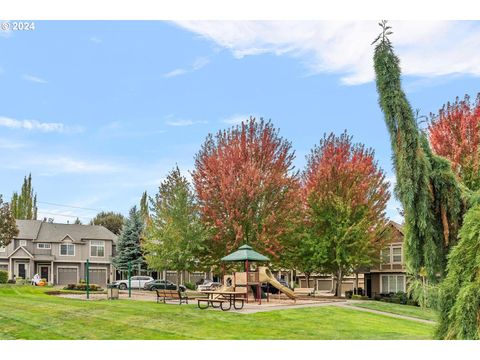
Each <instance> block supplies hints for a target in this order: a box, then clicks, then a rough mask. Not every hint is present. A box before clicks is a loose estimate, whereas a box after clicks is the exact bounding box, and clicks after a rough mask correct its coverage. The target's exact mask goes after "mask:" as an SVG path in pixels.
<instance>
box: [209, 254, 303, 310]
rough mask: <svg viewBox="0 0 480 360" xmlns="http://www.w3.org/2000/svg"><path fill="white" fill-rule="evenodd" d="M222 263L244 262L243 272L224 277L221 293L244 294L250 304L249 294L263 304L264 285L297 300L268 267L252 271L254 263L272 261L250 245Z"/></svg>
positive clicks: (260, 267) (258, 267)
mask: <svg viewBox="0 0 480 360" xmlns="http://www.w3.org/2000/svg"><path fill="white" fill-rule="evenodd" d="M221 261H222V262H243V263H244V269H245V271H243V272H235V273H233V274H231V275H225V274H224V276H223V286H222V287H221V288H220V289H218V290H219V291H220V292H222V291H223V292H229V291H234V292H237V293H241V294H244V297H245V300H246V302H247V303H248V295H249V292H251V293H252V294H253V297H254V299H255V301H258V303H259V304H261V303H262V284H268V286H273V287H275V288H276V289H278V291H280V292H281V293H283V294H285V295H286V296H287V297H289V298H290V299H292V300H294V301H295V300H296V296H295V294H294V292H293V291H292V290H291V289H289V288H288V287H286V286H283V285H282V284H280V282H279V281H277V279H275V277H274V276H273V275H272V273H271V271H270V269H269V268H268V267H266V266H257V267H256V269H254V270H252V269H251V268H250V265H251V263H252V262H264V263H265V262H269V261H270V259H269V258H268V257H266V256H264V255H262V254H260V253H258V252H256V251H255V250H253V249H252V247H250V246H249V245H243V246H241V247H240V248H239V249H238V250H237V251H235V252H233V253H231V254H230V255H227V256H225V257H223V258H222V259H221ZM266 298H267V301H269V293H268V291H267V294H266Z"/></svg>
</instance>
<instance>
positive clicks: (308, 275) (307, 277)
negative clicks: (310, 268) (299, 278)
mask: <svg viewBox="0 0 480 360" xmlns="http://www.w3.org/2000/svg"><path fill="white" fill-rule="evenodd" d="M305 280H306V281H307V286H306V287H307V288H309V287H310V273H305Z"/></svg>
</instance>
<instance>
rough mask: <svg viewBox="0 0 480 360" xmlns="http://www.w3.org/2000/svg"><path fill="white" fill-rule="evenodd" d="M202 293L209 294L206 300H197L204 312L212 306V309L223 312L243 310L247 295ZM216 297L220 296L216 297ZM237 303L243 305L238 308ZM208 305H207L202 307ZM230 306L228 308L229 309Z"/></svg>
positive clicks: (224, 292) (231, 292) (234, 292)
mask: <svg viewBox="0 0 480 360" xmlns="http://www.w3.org/2000/svg"><path fill="white" fill-rule="evenodd" d="M202 293H204V294H207V298H206V299H197V301H198V307H199V308H200V309H202V310H204V309H208V308H209V307H210V306H211V307H212V308H220V309H222V310H223V311H228V310H230V309H231V308H232V306H233V308H234V309H235V310H241V309H243V305H244V303H245V296H246V293H241V292H236V291H202ZM215 295H218V296H217V297H215ZM237 302H239V303H240V304H241V305H240V306H238V307H237ZM203 303H206V304H207V306H205V305H202V306H201V305H200V304H203ZM227 305H228V307H227Z"/></svg>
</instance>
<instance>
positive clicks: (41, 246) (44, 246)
mask: <svg viewBox="0 0 480 360" xmlns="http://www.w3.org/2000/svg"><path fill="white" fill-rule="evenodd" d="M51 248H52V245H51V244H49V243H38V244H37V249H51Z"/></svg>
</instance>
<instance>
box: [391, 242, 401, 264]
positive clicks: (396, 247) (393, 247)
mask: <svg viewBox="0 0 480 360" xmlns="http://www.w3.org/2000/svg"><path fill="white" fill-rule="evenodd" d="M391 249H392V264H401V263H403V248H402V246H392V247H391ZM393 249H400V261H395V259H394V256H395V255H394V254H393Z"/></svg>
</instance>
